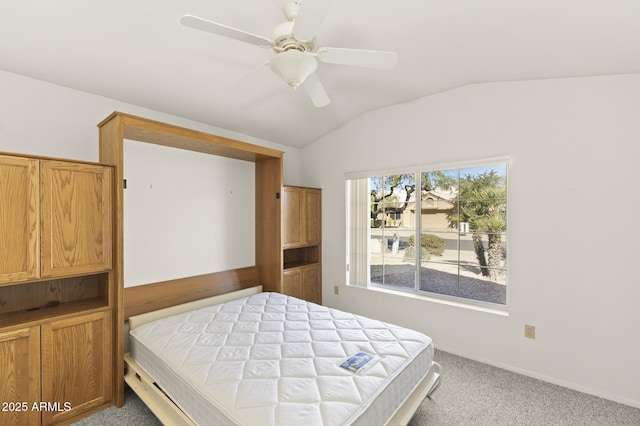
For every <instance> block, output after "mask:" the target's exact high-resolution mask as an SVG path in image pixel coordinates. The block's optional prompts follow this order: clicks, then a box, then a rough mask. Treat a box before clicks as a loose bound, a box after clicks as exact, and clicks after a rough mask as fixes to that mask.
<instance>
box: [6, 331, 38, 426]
mask: <svg viewBox="0 0 640 426" xmlns="http://www.w3.org/2000/svg"><path fill="white" fill-rule="evenodd" d="M0 366H2V369H3V371H4V372H5V374H3V380H2V381H0V401H2V403H3V404H8V405H7V406H5V405H3V407H2V408H3V409H2V411H0V424H1V425H7V426H10V425H16V426H23V425H38V424H39V423H40V412H39V411H37V410H31V408H32V406H33V404H34V403H36V404H37V403H38V402H39V401H40V327H38V326H35V327H27V328H21V329H14V330H11V331H4V332H0Z"/></svg>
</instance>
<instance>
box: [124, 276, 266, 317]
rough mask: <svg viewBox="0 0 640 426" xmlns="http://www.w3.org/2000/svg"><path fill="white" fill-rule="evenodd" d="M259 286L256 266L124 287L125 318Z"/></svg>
mask: <svg viewBox="0 0 640 426" xmlns="http://www.w3.org/2000/svg"><path fill="white" fill-rule="evenodd" d="M256 285H259V282H258V270H257V268H256V267H255V266H250V267H247V268H240V269H232V270H229V271H222V272H215V273H212V274H206V275H198V276H195V277H188V278H180V279H176V280H170V281H162V282H157V283H152V284H146V285H140V286H135V287H126V288H125V289H124V317H125V320H126V319H129V317H131V316H134V315H139V314H142V313H146V312H151V311H155V310H158V309H163V308H167V307H169V306H174V305H179V304H182V303H187V302H191V301H194V300H198V299H204V298H206V297H212V296H217V295H219V294H224V293H229V292H232V291H236V290H241V289H245V288H249V287H254V286H256Z"/></svg>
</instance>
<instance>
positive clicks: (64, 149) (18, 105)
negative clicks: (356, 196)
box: [0, 71, 301, 284]
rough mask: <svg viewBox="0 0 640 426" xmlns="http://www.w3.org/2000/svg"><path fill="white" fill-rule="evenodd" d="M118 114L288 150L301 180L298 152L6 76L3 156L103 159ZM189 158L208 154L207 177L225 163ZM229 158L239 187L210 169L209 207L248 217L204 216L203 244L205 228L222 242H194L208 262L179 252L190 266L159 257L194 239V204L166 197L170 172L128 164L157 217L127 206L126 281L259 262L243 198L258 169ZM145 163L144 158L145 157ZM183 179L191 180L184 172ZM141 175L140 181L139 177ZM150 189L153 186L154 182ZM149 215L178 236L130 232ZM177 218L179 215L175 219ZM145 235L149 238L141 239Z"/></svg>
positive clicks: (0, 102)
mask: <svg viewBox="0 0 640 426" xmlns="http://www.w3.org/2000/svg"><path fill="white" fill-rule="evenodd" d="M113 111H120V112H124V113H129V114H134V115H138V116H142V117H145V118H150V119H154V120H158V121H162V122H165V123H171V124H175V125H178V126H183V127H187V128H190V129H195V130H200V131H204V132H208V133H212V134H216V135H220V136H224V137H228V138H233V139H237V140H241V141H244V142H249V143H253V144H256V145H261V146H265V147H269V148H273V149H277V150H280V151H284V152H285V154H284V180H285V182H287V183H298V184H299V183H300V179H301V168H300V156H301V151H300V150H299V149H296V148H291V147H287V146H284V145H281V144H277V143H275V142H270V141H265V140H262V139H257V138H253V137H250V136H246V135H241V134H238V133H234V132H230V131H228V130H224V129H219V128H216V127H212V126H207V125H204V124H202V123H197V122H193V121H189V120H185V119H182V118H179V117H175V116H170V115H167V114H162V113H159V112H156V111H151V110H148V109H144V108H140V107H137V106H134V105H130V104H125V103H122V102H118V101H115V100H113V99H108V98H104V97H100V96H96V95H92V94H89V93H84V92H80V91H77V90H72V89H68V88H65V87H61V86H56V85H53V84H49V83H45V82H42V81H38V80H34V79H31V78H27V77H23V76H19V75H16V74H11V73H7V72H4V71H0V152H13V153H23V154H32V155H42V156H51V157H60V158H68V159H76V160H85V161H98V158H99V153H98V151H99V150H98V128H97V124H98V123H99V122H101V121H102V120H103V119H104V118H106V117H107V116H108V115H109V114H111V113H112V112H113ZM138 145H140V147H141V146H142V145H146V146H148V147H155V145H148V144H138ZM189 154H190V153H189V152H185V153H184V155H187V156H188V155H189ZM191 154H194V155H195V156H198V157H199V158H203V157H209V158H207V159H204V160H202V161H204V162H205V163H206V164H204V165H203V164H201V165H200V166H199V167H200V168H199V169H198V170H199V171H201V172H203V173H204V171H203V170H205V169H206V168H207V167H209V166H211V167H215V166H216V164H218V161H219V160H220V158H216V157H212V156H207V155H204V154H199V153H191ZM143 155H151V154H143ZM129 160H133V158H129V157H127V158H126V161H129ZM154 160H158V161H159V160H160V159H159V158H158V156H157V155H154ZM192 160H193V159H192ZM224 160H227V161H224V162H223V163H224V164H220V167H225V168H226V170H225V172H224V174H225V177H229V176H230V175H231V176H233V180H234V181H235V182H229V181H227V180H226V179H223V178H222V177H221V176H220V174H218V175H217V176H218V177H216V175H215V170H211V171H210V173H208V174H207V179H209V184H211V182H212V181H215V182H216V183H217V184H219V187H220V189H221V192H218V193H217V195H216V196H214V197H213V198H211V197H209V198H208V200H209V201H211V202H220V201H222V202H225V203H226V204H227V207H229V206H230V205H231V204H233V205H235V206H238V205H239V204H243V203H244V206H243V207H242V210H241V212H244V213H245V214H233V215H232V214H231V212H229V211H226V213H224V212H222V211H217V212H212V213H211V214H210V215H209V216H210V218H211V217H215V216H219V214H217V213H220V214H223V215H224V216H225V217H227V218H228V217H230V216H233V217H234V219H235V220H237V221H239V222H240V223H236V224H235V225H231V224H229V223H227V222H226V219H225V224H224V226H220V225H219V224H215V223H213V222H209V224H210V225H212V226H208V225H206V226H205V225H203V221H206V220H207V218H202V217H201V221H200V222H199V224H200V225H203V226H201V229H200V230H201V239H200V241H201V242H202V234H203V233H204V232H206V231H207V230H208V232H209V233H213V234H215V235H217V237H216V238H215V240H214V239H213V238H212V241H206V242H204V243H203V244H202V245H198V246H197V247H196V246H194V245H193V244H192V245H191V247H192V248H193V249H194V250H195V252H196V253H198V254H199V255H200V254H203V253H206V254H207V255H208V256H209V258H208V259H207V258H206V257H205V258H202V256H201V257H199V258H196V256H195V255H194V251H189V252H187V251H184V252H183V253H181V255H183V256H187V257H190V258H189V262H188V263H184V262H182V263H180V262H177V261H174V262H171V261H167V260H166V258H161V257H160V256H159V255H160V254H161V253H165V255H170V253H174V254H175V249H176V247H179V246H181V245H183V244H182V241H179V238H184V236H185V235H187V234H193V228H194V227H198V226H199V224H198V223H196V221H195V219H194V220H192V221H190V222H189V223H185V222H184V221H182V222H181V221H180V220H181V218H183V216H184V214H185V209H188V208H189V206H192V205H193V204H188V203H186V202H185V200H184V199H182V200H181V202H180V203H176V202H175V200H171V198H172V195H167V190H168V186H169V185H163V183H166V181H165V182H160V179H162V178H166V177H168V175H167V174H166V173H165V174H164V176H163V175H158V174H153V176H151V175H152V173H153V171H152V170H150V169H149V168H145V169H144V170H142V168H141V167H140V168H139V169H138V170H132V169H131V167H129V168H128V170H126V171H125V175H131V178H132V180H131V182H130V183H131V185H133V187H132V189H131V191H136V187H135V184H136V182H140V181H142V180H145V179H146V183H147V184H153V183H155V184H156V187H155V191H148V190H147V191H145V190H144V189H140V191H138V192H136V195H138V198H137V199H135V201H136V202H137V208H144V207H145V206H144V205H140V202H142V201H145V200H146V202H147V205H146V208H147V209H149V208H150V209H152V210H155V212H156V214H155V215H153V216H151V214H152V213H151V212H149V211H148V210H144V211H138V212H132V211H131V210H127V207H126V205H125V211H126V214H125V220H128V221H129V225H132V224H133V226H128V227H127V226H125V260H126V262H125V279H126V280H127V282H128V284H144V283H146V282H152V281H162V280H169V279H174V278H179V277H184V276H191V275H199V274H203V273H208V272H216V271H220V270H226V269H233V268H238V267H241V266H248V265H250V264H253V263H254V262H255V258H254V253H253V251H254V250H253V249H254V241H253V240H254V235H255V234H254V233H253V227H252V226H251V227H248V228H247V227H246V223H247V222H249V221H250V222H251V223H253V221H254V220H255V219H254V210H255V206H254V200H253V198H250V199H249V200H246V199H245V198H243V197H244V195H246V194H247V192H246V190H248V191H250V196H251V197H253V195H252V194H253V191H254V189H255V186H254V185H255V182H253V176H254V175H253V170H254V169H255V167H254V165H253V164H250V163H247V165H248V166H249V167H250V169H251V170H248V169H246V167H245V166H243V165H242V164H238V165H234V166H230V163H234V162H236V161H237V160H231V159H224ZM142 161H144V159H143V160H142ZM193 161H198V160H193ZM239 163H244V162H239ZM192 166H193V167H191V170H190V171H191V172H193V171H195V168H194V167H195V164H192ZM136 167H137V166H136ZM185 167H186V166H185ZM243 170H247V171H248V172H250V173H251V174H248V173H246V174H245V173H244V171H243ZM136 171H137V172H140V173H141V174H142V176H140V173H138V174H137V175H135V173H134V172H136ZM183 174H184V176H186V172H185V173H183ZM139 176H140V178H139V179H138V177H139ZM184 176H183V177H184ZM174 177H175V176H174ZM247 178H248V179H249V180H250V181H251V182H247V181H243V182H239V181H240V180H241V179H247ZM149 179H151V180H149ZM205 184H206V182H204V180H203V181H201V182H199V183H198V185H200V186H199V188H201V189H202V188H203V185H205ZM236 184H238V185H240V186H242V187H243V189H244V190H245V191H244V192H243V193H240V192H239V191H235V192H233V193H230V192H231V191H233V189H234V185H236ZM187 186H191V184H189V183H183V189H182V191H181V192H182V195H185V194H187V193H188V192H190V191H187ZM205 186H206V185H205ZM209 188H210V187H209ZM147 189H149V188H148V185H147ZM191 189H194V187H193V186H192V187H191ZM161 191H162V192H161ZM179 191H180V190H179ZM204 191H207V188H205V189H204ZM207 192H208V191H207ZM152 194H153V195H152ZM154 196H155V197H160V198H162V199H161V200H157V201H158V202H159V203H160V206H162V202H163V200H164V208H162V207H160V206H159V205H158V204H153V203H152V201H153V197H154ZM216 197H217V198H216ZM196 198H197V197H196ZM193 199H194V198H192V200H193ZM232 199H233V200H232ZM129 201H131V200H129ZM227 202H228V203H227ZM145 214H146V215H149V217H148V220H147V222H146V223H145V225H146V226H152V225H154V224H155V225H157V226H160V227H162V226H163V225H161V224H159V223H157V219H159V218H160V217H162V218H163V223H164V229H163V234H162V235H164V236H167V235H169V230H168V229H167V228H166V225H167V224H168V223H170V222H172V223H174V224H175V225H176V227H173V228H172V229H173V230H174V232H173V234H172V238H170V239H166V238H165V239H164V240H158V239H154V241H153V242H152V241H150V240H149V238H148V236H149V234H153V230H152V229H151V230H149V229H148V230H147V231H148V232H146V233H144V232H143V233H142V235H141V234H140V233H136V232H134V233H133V234H131V235H130V234H129V231H131V230H134V231H139V230H141V229H140V228H139V227H138V229H134V227H135V224H136V223H141V221H144V218H140V216H144V215H145ZM136 218H137V219H136ZM171 218H173V220H172V219H171ZM131 220H133V222H131ZM241 222H245V223H241ZM185 224H188V225H190V228H191V232H189V230H188V229H185V228H184V226H183V225H185ZM241 228H246V229H244V231H243V232H242V234H243V235H242V237H240V238H239V237H238V234H239V232H238V231H237V230H238V229H241ZM233 230H235V231H236V232H234V233H233V235H231V234H230V233H231V232H232V231H233ZM141 238H142V239H143V240H144V241H140V239H141ZM249 240H250V241H251V243H250V245H249V246H247V245H245V246H243V247H241V246H239V244H240V242H241V241H249ZM198 249H201V250H198ZM240 253H241V254H240ZM131 262H135V265H132V264H131ZM149 265H155V268H154V269H153V270H148V271H144V268H145V267H146V268H147V269H148V267H149ZM132 266H134V268H133V269H132V268H131V267H132Z"/></svg>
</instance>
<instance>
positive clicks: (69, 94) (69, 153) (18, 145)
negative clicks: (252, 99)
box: [0, 70, 301, 184]
mask: <svg viewBox="0 0 640 426" xmlns="http://www.w3.org/2000/svg"><path fill="white" fill-rule="evenodd" d="M113 111H120V112H123V113H127V114H133V115H137V116H140V117H144V118H150V119H152V120H157V121H161V122H164V123H169V124H175V125H177V126H182V127H186V128H189V129H194V130H199V131H203V132H207V133H212V134H215V135H218V136H223V137H227V138H231V139H236V140H240V141H243V142H248V143H252V144H255V145H260V146H265V147H268V148H272V149H277V150H280V151H283V152H284V181H285V182H287V183H291V184H295V183H297V184H299V183H300V180H301V168H300V150H299V149H297V148H292V147H288V146H284V145H281V144H278V143H277V141H267V140H264V139H259V138H255V137H252V136H247V135H243V134H239V133H236V132H232V131H229V130H225V129H221V128H218V127H213V126H209V125H206V124H202V123H198V122H195V121H191V120H186V119H183V118H180V117H176V116H172V115H168V114H164V113H160V112H157V111H153V110H150V109H146V108H141V107H138V106H135V105H131V104H127V103H123V102H119V101H116V100H113V99H109V98H105V97H101V96H97V95H93V94H90V93H85V92H81V91H78V90H73V89H69V88H66V87H62V86H57V85H54V84H50V83H46V82H43V81H39V80H34V79H32V78H28V77H24V76H21V75H17V74H13V73H9V72H6V71H2V70H0V151H4V152H15V153H23V154H32V155H43V156H51V157H60V158H69V159H75V160H84V161H98V128H97V125H98V123H100V122H101V121H102V120H104V119H105V118H106V117H107V116H108V115H109V114H111V113H112V112H113Z"/></svg>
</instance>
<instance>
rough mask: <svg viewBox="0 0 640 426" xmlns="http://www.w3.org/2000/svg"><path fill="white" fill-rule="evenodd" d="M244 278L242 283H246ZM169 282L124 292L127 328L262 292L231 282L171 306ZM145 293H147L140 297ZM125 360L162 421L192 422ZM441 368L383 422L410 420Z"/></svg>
mask: <svg viewBox="0 0 640 426" xmlns="http://www.w3.org/2000/svg"><path fill="white" fill-rule="evenodd" d="M241 272H242V273H237V270H234V271H226V272H224V273H219V276H218V278H220V277H227V278H230V277H236V278H237V277H238V276H244V277H246V276H251V271H244V270H241ZM249 281H250V280H249ZM246 282H247V281H245V283H244V284H245V285H246ZM172 284H175V282H173V281H172V282H165V283H156V284H149V285H145V286H140V288H138V289H136V290H135V294H136V296H137V297H136V298H127V297H126V292H125V311H126V312H135V313H136V314H135V315H132V316H130V317H129V318H128V319H129V329H130V330H133V329H134V328H136V327H139V326H141V325H142V324H145V323H147V322H150V321H154V320H156V319H160V318H164V317H167V316H170V315H176V314H179V313H183V312H187V311H191V310H194V309H199V308H202V307H205V306H210V305H215V304H218V303H223V302H226V301H229V300H233V299H238V298H241V297H245V296H249V295H252V294H257V293H260V292H262V286H261V285H255V286H250V287H243V288H241V289H240V290H238V289H237V288H240V287H242V286H240V285H237V284H230V285H228V286H227V287H230V288H233V289H234V290H231V291H229V292H227V293H223V292H221V291H219V290H214V291H213V292H214V293H216V295H214V296H211V297H206V298H203V299H198V300H192V301H189V302H187V303H182V304H179V305H174V306H172V304H171V303H169V302H170V300H171V299H170V298H169V299H166V300H164V301H162V300H161V302H160V303H157V299H158V289H164V290H165V291H166V288H167V287H172ZM134 288H135V287H134ZM184 290H185V287H182V286H181V292H182V293H183V294H184V293H186V292H185V291H184ZM188 293H191V292H188ZM145 294H146V295H147V297H143V296H144V295H145ZM188 298H191V299H193V297H191V296H188ZM127 299H128V300H127ZM154 299H155V300H156V302H155V303H152V304H150V303H149V302H148V301H149V300H154ZM161 299H162V298H161ZM137 301H144V303H143V305H142V306H140V304H139V303H138V302H137ZM174 302H175V299H174ZM158 306H159V307H160V308H159V309H158V308H157V307H158ZM150 307H156V309H149V308H150ZM124 362H125V375H124V380H125V382H126V383H127V384H128V385H129V387H131V389H132V390H133V391H134V392H135V393H136V394H137V395H138V396H139V397H140V399H141V400H142V401H143V402H144V403H145V404H146V405H147V406H148V407H149V409H150V410H151V411H152V412H153V413H154V414H155V415H156V417H158V419H159V420H160V421H161V422H162V423H163V424H170V425H176V426H177V425H185V426H187V425H188V426H195V424H194V423H193V422H192V421H191V419H189V417H188V416H187V415H186V414H185V413H184V412H182V410H180V408H179V407H178V406H177V405H176V404H175V403H173V401H171V399H170V398H169V397H168V396H167V395H166V394H165V393H164V392H163V391H162V390H161V389H160V388H159V387H158V386H157V385H156V383H155V381H154V380H153V379H152V378H151V377H150V376H149V375H148V374H146V373H145V372H144V370H142V369H141V368H140V366H139V365H138V364H137V363H136V362H135V360H134V359H133V358H132V357H131V354H129V353H127V354H125V356H124ZM441 369H442V368H441V366H440V365H439V364H438V363H436V362H433V364H432V366H431V368H430V369H429V371H428V372H427V374H426V375H425V376H424V377H423V379H422V380H421V381H420V382H419V383H418V384H417V385H416V386H415V388H414V389H413V390H412V391H411V393H410V394H409V396H408V397H407V398H406V399H405V401H404V402H403V403H402V405H401V406H400V407H398V409H397V410H396V412H395V413H394V414H393V416H392V417H391V418H390V419H389V420H388V421H387V422H386V423H385V424H386V425H393V426H396V425H406V424H407V423H408V422H409V421H410V420H411V417H413V415H414V414H415V412H416V410H417V409H418V407H419V406H420V404H421V403H422V401H423V400H424V398H425V397H428V396H430V395H431V394H432V393H433V391H434V390H435V389H436V388H437V386H438V385H439V383H440V372H441Z"/></svg>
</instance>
